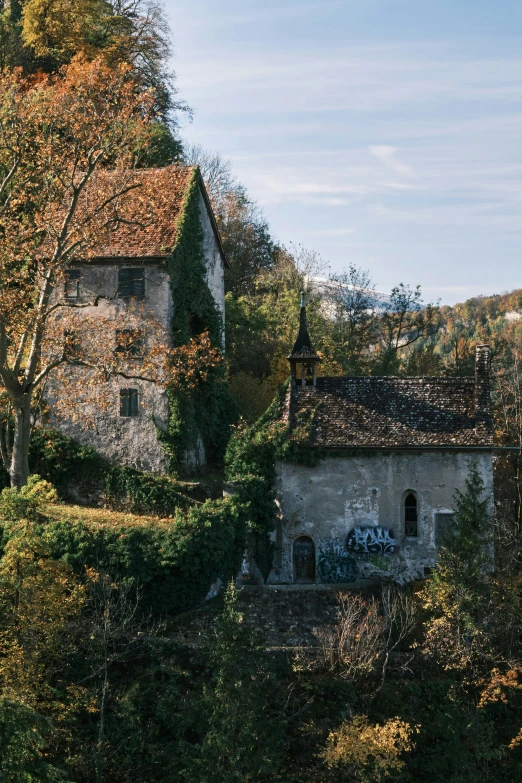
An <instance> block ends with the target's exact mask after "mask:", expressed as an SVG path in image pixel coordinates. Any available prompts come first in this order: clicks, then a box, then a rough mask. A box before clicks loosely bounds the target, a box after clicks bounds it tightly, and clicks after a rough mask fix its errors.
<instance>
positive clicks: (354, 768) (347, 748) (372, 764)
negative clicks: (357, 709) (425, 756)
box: [323, 715, 418, 783]
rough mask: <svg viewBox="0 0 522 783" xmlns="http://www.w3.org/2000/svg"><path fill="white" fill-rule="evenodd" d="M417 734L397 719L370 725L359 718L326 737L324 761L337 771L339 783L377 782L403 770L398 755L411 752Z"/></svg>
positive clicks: (363, 717) (411, 727)
mask: <svg viewBox="0 0 522 783" xmlns="http://www.w3.org/2000/svg"><path fill="white" fill-rule="evenodd" d="M416 731H418V728H416V727H414V726H411V725H410V724H409V723H406V722H405V721H403V720H400V719H399V718H394V719H391V720H387V721H386V722H385V723H384V724H383V725H382V726H380V725H378V724H377V725H375V726H372V725H371V724H370V723H369V721H368V718H367V717H366V716H365V715H358V716H357V717H355V718H353V720H347V721H344V723H343V724H342V726H341V728H340V729H338V730H337V731H332V732H331V733H330V734H329V736H328V743H327V747H326V750H325V751H324V753H323V758H324V760H325V762H326V764H327V766H328V767H329V769H331V770H334V771H335V772H337V775H335V778H334V779H335V780H337V781H339V783H341V781H343V782H344V781H346V783H348V781H357V783H380V781H383V780H389V778H390V776H391V775H394V773H398V772H400V771H401V770H402V769H403V768H404V766H405V764H404V761H402V759H401V755H402V754H403V753H407V752H408V751H411V750H412V748H413V746H414V743H413V741H412V735H413V734H414V733H415V732H416Z"/></svg>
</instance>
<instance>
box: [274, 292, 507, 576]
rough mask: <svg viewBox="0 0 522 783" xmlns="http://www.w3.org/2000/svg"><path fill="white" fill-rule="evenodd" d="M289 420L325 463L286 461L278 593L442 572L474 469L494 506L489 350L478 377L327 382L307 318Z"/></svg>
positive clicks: (281, 472)
mask: <svg viewBox="0 0 522 783" xmlns="http://www.w3.org/2000/svg"><path fill="white" fill-rule="evenodd" d="M288 358H289V361H290V365H291V368H292V381H291V384H290V386H289V389H288V396H287V399H286V408H285V417H286V419H287V420H288V421H289V422H290V424H291V426H295V425H296V424H298V423H299V420H300V419H302V418H303V417H304V418H305V419H306V420H308V421H310V422H311V425H310V426H311V431H310V435H309V441H308V443H309V446H308V448H309V449H311V451H312V453H315V455H316V457H317V460H316V464H315V465H312V466H308V465H306V464H296V463H292V462H278V463H277V464H276V491H277V497H278V501H279V504H280V509H281V522H280V525H279V529H278V531H277V535H276V541H275V543H276V553H275V560H274V568H273V570H272V572H271V574H270V577H269V582H271V583H273V584H292V583H327V584H328V583H330V584H331V583H344V582H353V581H356V580H359V579H361V578H362V579H364V578H368V577H372V576H375V575H381V576H382V575H391V576H393V577H394V578H395V579H397V580H398V581H400V582H405V581H408V580H410V579H412V578H422V577H424V576H426V575H427V574H428V573H429V572H430V569H431V568H433V566H434V564H435V562H436V559H437V552H438V549H439V546H440V544H441V542H442V541H443V540H444V536H445V535H446V534H447V532H448V529H450V528H451V525H452V523H453V509H452V504H453V498H454V494H455V490H456V489H460V490H462V489H463V488H464V482H465V478H466V476H467V474H468V472H469V470H470V467H471V465H472V463H476V465H477V467H478V470H479V472H480V475H481V477H482V479H483V481H484V484H485V488H486V491H487V493H488V494H489V496H490V497H491V499H492V498H493V456H492V448H493V433H492V420H491V415H490V402H489V360H490V351H489V347H488V346H487V345H481V346H478V347H477V349H476V364H475V376H474V377H469V378H438V377H427V378H398V377H382V378H379V377H331V378H328V377H320V375H319V374H318V368H319V366H320V357H319V356H318V355H317V354H316V352H315V351H314V349H313V346H312V343H311V341H310V337H309V334H308V329H307V324H306V310H305V307H304V302H303V306H302V308H301V322H300V328H299V334H298V338H297V341H296V343H295V346H294V349H293V351H292V353H291V354H290V356H289V357H288Z"/></svg>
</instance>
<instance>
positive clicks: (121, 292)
mask: <svg viewBox="0 0 522 783" xmlns="http://www.w3.org/2000/svg"><path fill="white" fill-rule="evenodd" d="M134 272H141V277H138V276H133V273H134ZM125 274H127V275H128V279H127V280H122V275H123V276H124V275H125ZM137 282H141V284H142V285H141V286H140V288H141V290H140V291H139V292H136V291H135V290H134V287H135V284H136V283H137ZM124 286H127V287H128V291H127V289H125V288H124ZM145 293H146V286H145V267H144V266H120V267H118V297H119V298H120V299H143V298H144V296H145Z"/></svg>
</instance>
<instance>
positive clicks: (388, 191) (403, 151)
mask: <svg viewBox="0 0 522 783" xmlns="http://www.w3.org/2000/svg"><path fill="white" fill-rule="evenodd" d="M165 6H166V10H167V13H168V16H169V20H170V24H171V30H172V35H173V41H174V59H173V67H174V69H175V71H176V74H177V86H178V88H179V97H181V98H183V99H184V100H185V101H186V102H187V103H188V104H189V105H190V106H191V107H192V108H193V109H194V119H193V121H192V122H191V123H188V122H186V121H185V122H183V127H182V135H183V137H184V138H185V139H187V140H188V141H190V142H194V143H199V144H201V145H202V146H203V147H205V148H206V149H208V150H210V151H212V152H219V153H220V154H221V155H223V156H224V157H225V158H229V159H231V161H232V163H233V167H234V171H235V172H236V174H237V176H238V179H239V180H240V181H241V182H242V183H243V184H244V185H245V186H246V188H247V189H248V192H249V194H250V195H251V196H252V198H254V199H255V200H256V201H257V202H258V203H259V204H260V206H261V207H262V209H263V211H264V213H265V215H266V217H267V220H268V222H269V224H270V227H271V230H272V233H273V235H274V236H275V238H276V239H277V240H278V241H280V242H282V243H284V244H289V243H294V244H297V245H302V246H304V247H306V248H310V249H313V250H316V251H317V252H318V253H320V255H321V256H322V257H323V259H324V260H325V261H327V262H328V263H329V265H330V269H331V271H332V272H340V271H342V270H343V269H344V268H346V267H347V266H348V265H349V264H354V265H356V266H359V267H362V268H364V269H369V271H370V273H371V275H372V277H373V279H374V281H375V282H376V283H377V286H378V289H379V290H380V291H384V292H387V291H389V290H390V289H391V288H392V286H393V285H396V284H397V283H400V282H404V283H410V284H411V285H417V284H420V285H421V286H422V290H423V294H424V298H425V300H426V301H436V300H439V299H440V301H441V302H442V304H453V303H455V302H461V301H464V300H465V299H466V298H468V297H470V296H476V295H479V294H484V295H487V294H494V293H502V292H504V291H509V290H512V289H514V288H522V254H521V247H522V143H521V142H522V2H521V0H321V1H320V2H315V1H314V0H302V1H301V0H165Z"/></svg>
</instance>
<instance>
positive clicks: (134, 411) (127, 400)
mask: <svg viewBox="0 0 522 783" xmlns="http://www.w3.org/2000/svg"><path fill="white" fill-rule="evenodd" d="M138 415H139V408H138V390H137V389H120V416H138Z"/></svg>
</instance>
